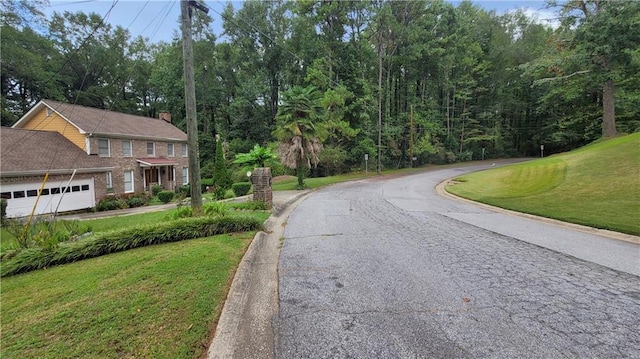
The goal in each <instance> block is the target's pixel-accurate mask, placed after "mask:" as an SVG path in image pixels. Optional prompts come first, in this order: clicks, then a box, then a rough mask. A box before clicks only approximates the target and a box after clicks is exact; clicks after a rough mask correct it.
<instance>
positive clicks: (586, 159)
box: [447, 133, 640, 235]
mask: <svg viewBox="0 0 640 359" xmlns="http://www.w3.org/2000/svg"><path fill="white" fill-rule="evenodd" d="M456 180H457V181H459V182H460V183H457V184H454V185H449V186H447V191H449V192H451V193H453V194H456V195H459V196H461V197H465V198H469V199H472V200H475V201H479V202H483V203H487V204H491V205H494V206H498V207H503V208H508V209H512V210H515V211H520V212H525V213H532V214H536V215H540V216H543V217H549V218H555V219H559V220H563V221H567V222H572V223H578V224H583V225H587V226H591V227H596V228H603V229H609V230H614V231H619V232H623V233H629V234H635V235H640V220H638V219H639V218H640V190H639V189H640V133H635V134H632V135H627V136H622V137H618V138H615V139H611V140H608V141H602V142H598V143H594V144H591V145H589V146H585V147H583V148H580V149H578V150H575V151H571V152H568V153H564V154H559V155H555V156H551V157H548V158H544V159H539V160H535V161H530V162H526V163H520V164H515V165H511V166H506V167H502V168H497V169H491V170H487V171H482V172H476V173H471V174H468V175H465V176H461V177H459V178H457V179H456Z"/></svg>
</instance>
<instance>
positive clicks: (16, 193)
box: [13, 191, 24, 198]
mask: <svg viewBox="0 0 640 359" xmlns="http://www.w3.org/2000/svg"><path fill="white" fill-rule="evenodd" d="M13 198H24V191H14V192H13Z"/></svg>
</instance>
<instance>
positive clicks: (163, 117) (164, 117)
mask: <svg viewBox="0 0 640 359" xmlns="http://www.w3.org/2000/svg"><path fill="white" fill-rule="evenodd" d="M160 119H161V120H164V121H167V122H169V123H171V114H170V113H169V112H160Z"/></svg>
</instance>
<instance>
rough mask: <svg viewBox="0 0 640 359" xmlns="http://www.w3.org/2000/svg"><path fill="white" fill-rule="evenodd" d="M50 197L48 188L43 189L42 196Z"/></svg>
mask: <svg viewBox="0 0 640 359" xmlns="http://www.w3.org/2000/svg"><path fill="white" fill-rule="evenodd" d="M48 195H49V189H48V188H43V189H42V196H48Z"/></svg>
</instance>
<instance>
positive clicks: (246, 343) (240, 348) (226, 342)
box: [206, 191, 315, 359]
mask: <svg viewBox="0 0 640 359" xmlns="http://www.w3.org/2000/svg"><path fill="white" fill-rule="evenodd" d="M313 192H315V191H304V192H301V193H300V194H296V195H295V196H293V197H292V198H290V199H289V200H287V201H285V202H284V203H281V204H278V205H274V210H273V214H272V215H271V216H270V217H269V218H268V219H267V221H266V222H265V229H266V232H258V233H256V235H255V237H254V239H253V241H252V242H251V244H250V245H249V248H248V249H247V252H246V253H245V255H244V257H243V258H242V260H241V261H240V265H239V266H238V269H237V271H236V273H235V275H234V278H233V281H232V284H231V288H230V290H229V293H228V295H227V299H226V301H225V304H224V307H223V309H222V313H221V315H220V320H219V321H218V325H217V327H216V331H215V335H214V338H213V340H212V341H211V344H210V346H209V350H208V351H207V355H206V358H208V359H214V358H215V359H218V358H243V359H245V358H273V357H274V356H275V349H274V333H273V326H272V320H273V318H274V316H275V315H276V314H277V313H278V260H279V257H280V247H281V238H282V236H283V234H284V228H285V226H286V221H287V218H288V217H289V215H290V214H291V213H292V212H293V210H294V209H295V208H296V207H297V206H298V205H299V204H300V203H301V202H302V201H304V200H305V199H306V198H307V197H308V196H310V195H311V194H312V193H313Z"/></svg>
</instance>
